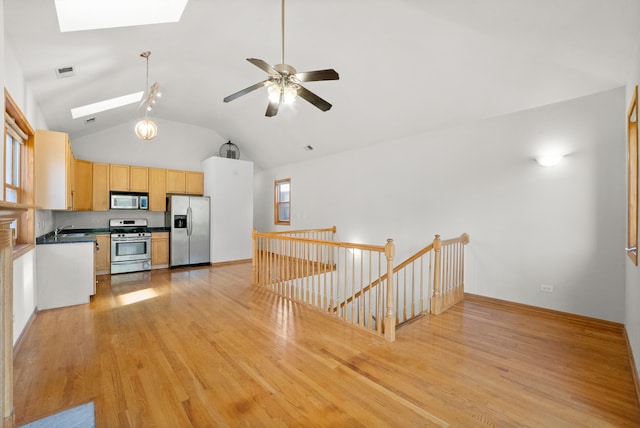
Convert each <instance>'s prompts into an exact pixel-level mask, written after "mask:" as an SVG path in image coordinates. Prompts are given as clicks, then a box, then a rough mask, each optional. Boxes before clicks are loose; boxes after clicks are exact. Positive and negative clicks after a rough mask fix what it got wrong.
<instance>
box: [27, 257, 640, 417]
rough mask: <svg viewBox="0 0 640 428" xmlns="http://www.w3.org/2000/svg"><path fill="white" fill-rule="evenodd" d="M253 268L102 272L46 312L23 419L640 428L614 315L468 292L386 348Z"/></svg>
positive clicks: (38, 328)
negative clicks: (86, 413)
mask: <svg viewBox="0 0 640 428" xmlns="http://www.w3.org/2000/svg"><path fill="white" fill-rule="evenodd" d="M250 274H251V266H250V264H242V265H232V266H224V267H216V268H196V269H191V270H189V269H182V270H173V271H170V270H160V271H153V272H151V273H150V274H147V277H146V278H144V277H142V276H141V275H130V276H128V275H119V276H114V277H109V276H103V277H99V280H100V282H99V284H98V287H97V289H98V293H97V295H96V296H95V298H94V299H92V302H91V303H90V304H89V305H81V306H76V307H70V308H63V309H54V310H49V311H44V312H41V313H39V314H38V316H37V318H36V319H35V321H34V322H33V324H32V325H31V327H30V328H29V330H28V331H27V332H26V333H25V335H24V339H23V342H22V344H21V346H20V347H19V349H18V352H17V355H16V360H15V377H14V381H15V392H14V394H15V405H16V421H17V424H18V425H20V424H23V423H26V422H29V421H32V420H35V419H38V418H40V417H42V416H45V415H49V414H52V413H54V412H57V411H60V410H63V409H66V408H70V407H73V406H76V405H79V404H82V403H85V402H87V401H91V400H93V401H94V402H95V409H96V423H97V426H98V427H191V426H195V427H207V426H240V425H242V426H262V427H267V426H268V427H271V426H305V427H306V426H333V427H341V426H367V427H379V426H395V427H409V426H469V427H476V426H502V427H511V426H529V427H572V426H576V427H595V426H598V427H600V426H610V427H624V426H630V427H631V426H635V427H637V426H639V425H640V406H639V405H638V401H637V398H636V393H635V389H634V384H633V380H632V372H631V368H630V365H629V361H628V355H627V352H628V351H627V349H626V345H625V339H624V336H623V333H622V330H621V329H620V327H619V326H617V325H612V324H607V323H602V324H598V323H593V322H589V321H588V320H572V319H565V318H563V317H559V316H557V315H556V314H552V313H545V312H543V311H529V310H525V309H522V308H514V307H509V306H504V305H500V304H495V303H492V302H486V301H483V300H481V299H475V298H467V299H466V300H465V301H464V302H462V303H460V304H458V305H456V306H455V307H454V308H452V309H450V310H449V311H447V312H446V313H445V314H443V315H439V316H425V317H424V318H422V319H420V320H419V321H416V322H414V323H412V324H409V325H407V326H405V327H403V328H402V329H400V330H399V331H398V333H397V340H396V342H395V343H387V342H385V341H384V340H383V339H381V338H378V337H376V336H373V335H372V334H370V333H368V332H365V331H363V330H359V329H357V328H354V327H351V326H349V325H346V324H345V323H343V322H341V321H339V320H337V319H334V318H332V317H330V316H327V315H324V314H321V313H319V312H318V311H316V310H314V309H310V308H308V307H306V306H304V305H297V304H292V303H290V302H288V301H285V300H282V299H280V298H277V297H276V296H274V295H273V294H271V293H269V292H268V291H264V290H260V289H255V288H252V287H251V286H250V285H249V282H250ZM127 279H128V280H127Z"/></svg>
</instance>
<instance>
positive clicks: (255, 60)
mask: <svg viewBox="0 0 640 428" xmlns="http://www.w3.org/2000/svg"><path fill="white" fill-rule="evenodd" d="M247 61H249V62H250V63H251V64H253V65H255V66H256V67H258V68H260V69H262V70H264V71H266V72H267V73H269V74H270V75H271V76H276V77H277V76H280V73H278V70H276V69H275V68H273V67H272V66H271V65H270V64H268V63H266V62H265V61H263V60H261V59H258V58H247Z"/></svg>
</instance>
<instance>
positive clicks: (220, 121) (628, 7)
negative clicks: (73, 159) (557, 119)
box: [4, 0, 640, 167]
mask: <svg viewBox="0 0 640 428" xmlns="http://www.w3.org/2000/svg"><path fill="white" fill-rule="evenodd" d="M4 12H5V32H6V39H7V41H8V42H9V43H10V44H11V46H12V48H13V50H14V52H15V54H16V56H17V59H18V61H19V63H20V65H21V67H22V69H23V72H24V74H25V78H26V81H27V84H28V85H29V86H30V87H31V89H32V91H33V93H34V95H35V97H36V99H37V101H38V103H39V106H40V108H41V110H42V113H43V115H44V118H45V120H46V122H47V125H48V126H49V128H51V129H54V130H60V131H65V132H68V133H69V134H70V136H71V139H72V140H73V138H75V137H80V136H85V135H88V134H91V133H94V132H98V131H100V130H103V129H106V128H110V127H113V126H117V125H119V124H122V123H123V122H130V121H131V120H132V118H135V117H136V116H140V115H142V113H143V111H142V110H137V106H136V105H132V106H127V107H121V108H119V109H116V110H112V111H109V112H105V113H99V114H97V115H96V116H95V117H96V121H95V123H93V124H91V125H85V123H84V119H75V120H73V119H72V118H71V113H70V109H71V108H72V107H78V106H81V105H85V104H89V103H93V102H96V101H101V100H103V99H107V98H111V97H115V96H120V95H125V94H129V93H132V92H135V91H139V90H143V89H144V77H145V62H144V59H142V58H140V56H139V54H140V53H141V52H143V51H145V50H149V51H151V52H152V55H151V58H150V82H153V81H158V82H159V84H160V86H161V89H162V92H163V97H162V100H161V102H160V104H158V106H157V107H156V108H155V109H154V110H153V112H152V116H155V117H160V118H165V119H169V120H173V121H179V122H185V123H189V124H193V125H197V126H201V127H206V128H210V129H212V130H214V131H216V132H217V133H219V134H220V135H221V136H222V137H223V138H225V139H229V140H232V141H233V142H234V143H236V144H238V145H239V146H240V147H241V150H242V153H243V158H248V159H251V160H253V161H255V162H256V163H257V164H258V165H260V166H262V167H272V166H276V165H281V164H285V163H289V162H294V161H299V160H303V159H308V158H312V157H314V156H324V155H327V154H331V153H338V152H340V151H344V150H350V149H354V148H357V147H362V146H365V145H369V144H375V143H379V142H382V141H390V140H393V139H396V138H400V137H403V136H408V135H415V134H419V133H422V132H425V131H428V130H431V129H436V128H440V127H447V126H454V125H456V124H458V123H460V122H462V121H471V120H479V119H484V118H487V117H491V116H495V115H499V114H504V113H509V112H514V111H519V110H523V109H527V108H531V107H536V106H540V105H545V104H550V103H554V102H558V101H562V100H566V99H571V98H576V97H580V96H583V95H588V94H593V93H596V92H600V91H604V90H608V89H612V88H615V87H619V86H621V85H624V84H625V83H626V81H627V80H628V79H629V77H630V72H631V70H632V66H633V64H634V62H635V61H638V59H637V58H636V57H635V54H636V53H637V52H638V45H639V42H640V38H639V29H640V19H639V18H640V1H638V0H561V1H558V0H482V1H480V0H455V1H452V0H395V1H390V0H322V1H320V0H316V1H312V0H289V1H288V2H287V3H286V35H285V43H286V58H285V60H286V62H287V63H288V64H291V65H293V66H294V67H295V68H297V70H298V71H308V70H316V69H324V68H334V69H335V70H337V71H338V72H339V73H340V80H339V81H329V82H310V83H307V84H305V86H306V87H307V88H308V89H309V90H311V91H313V92H315V93H316V94H318V95H319V96H321V97H322V98H324V99H326V100H327V101H329V102H330V103H332V104H333V108H332V109H331V110H330V111H328V112H321V111H320V110H317V109H316V108H315V107H313V106H312V105H310V104H308V103H306V102H305V101H304V100H297V101H296V103H295V104H294V105H293V106H291V107H289V106H283V107H281V109H280V112H279V113H278V115H277V116H276V117H273V118H267V117H265V116H264V113H265V110H266V107H267V94H266V89H260V90H257V91H255V92H253V93H251V94H248V95H245V96H244V97H241V98H238V99H236V100H235V101H233V102H231V103H228V104H227V103H223V102H222V99H223V98H224V97H225V96H227V95H230V94H231V93H233V92H236V91H238V90H240V89H243V88H245V87H247V86H250V85H252V84H254V83H257V82H259V81H261V80H264V78H265V77H266V75H265V73H264V72H263V71H261V70H260V69H258V68H257V67H255V66H253V65H252V64H250V63H248V62H247V61H246V58H249V57H254V58H261V59H263V60H265V61H267V62H268V63H271V64H275V63H279V62H280V1H279V0H243V1H238V0H216V1H214V0H189V3H188V4H187V7H186V9H185V11H184V14H183V16H182V19H181V21H180V22H179V23H176V24H157V25H150V26H140V27H128V28H116V29H105V30H95V31H80V32H72V33H60V32H59V30H58V23H57V17H56V13H55V8H54V2H53V0H30V1H25V0H4ZM65 66H73V67H74V68H75V76H73V77H71V78H67V79H57V78H56V74H55V69H57V68H60V67H65ZM160 132H162V130H160ZM184 144H188V143H184ZM307 145H311V146H313V147H314V148H315V150H314V151H312V152H309V151H305V150H304V147H305V146H307Z"/></svg>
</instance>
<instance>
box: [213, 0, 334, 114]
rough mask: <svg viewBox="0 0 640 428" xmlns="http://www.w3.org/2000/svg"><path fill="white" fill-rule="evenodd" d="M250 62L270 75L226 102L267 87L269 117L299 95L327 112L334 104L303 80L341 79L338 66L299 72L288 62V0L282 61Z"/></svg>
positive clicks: (253, 59)
mask: <svg viewBox="0 0 640 428" xmlns="http://www.w3.org/2000/svg"><path fill="white" fill-rule="evenodd" d="M247 61H249V62H250V63H251V64H253V65H255V66H256V67H258V68H260V69H262V70H264V71H266V72H267V74H268V75H269V77H268V78H267V79H266V80H263V81H262V82H259V83H256V84H255V85H252V86H249V87H248V88H245V89H243V90H241V91H238V92H236V93H234V94H231V95H229V96H228V97H226V98H225V99H224V100H223V101H224V102H225V103H228V102H229V101H233V100H235V99H236V98H239V97H241V96H243V95H246V94H248V93H249V92H253V91H255V90H256V89H259V88H262V87H265V86H266V87H267V88H268V92H269V105H268V106H267V112H266V113H265V116H267V117H272V116H275V115H276V114H278V109H279V108H280V104H281V103H290V102H293V100H294V99H295V97H296V96H300V97H301V98H303V99H304V100H306V101H308V102H310V103H311V104H313V105H314V106H316V107H317V108H319V109H320V110H322V111H327V110H329V109H330V108H331V104H329V103H328V102H327V101H325V100H323V99H322V98H320V97H319V96H317V95H316V94H314V93H313V92H311V91H310V90H308V89H307V88H305V87H304V86H302V85H301V83H302V82H316V81H320V80H338V79H339V78H340V76H339V75H338V72H336V71H335V70H334V69H327V70H315V71H305V72H301V73H298V72H297V71H296V69H295V68H293V67H292V66H291V65H289V64H286V63H285V62H284V0H282V63H281V64H275V65H273V66H272V65H270V64H268V63H267V62H265V61H263V60H261V59H257V58H247Z"/></svg>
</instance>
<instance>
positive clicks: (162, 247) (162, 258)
mask: <svg viewBox="0 0 640 428" xmlns="http://www.w3.org/2000/svg"><path fill="white" fill-rule="evenodd" d="M167 266H169V232H153V233H152V234H151V267H152V268H162V267H167Z"/></svg>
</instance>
